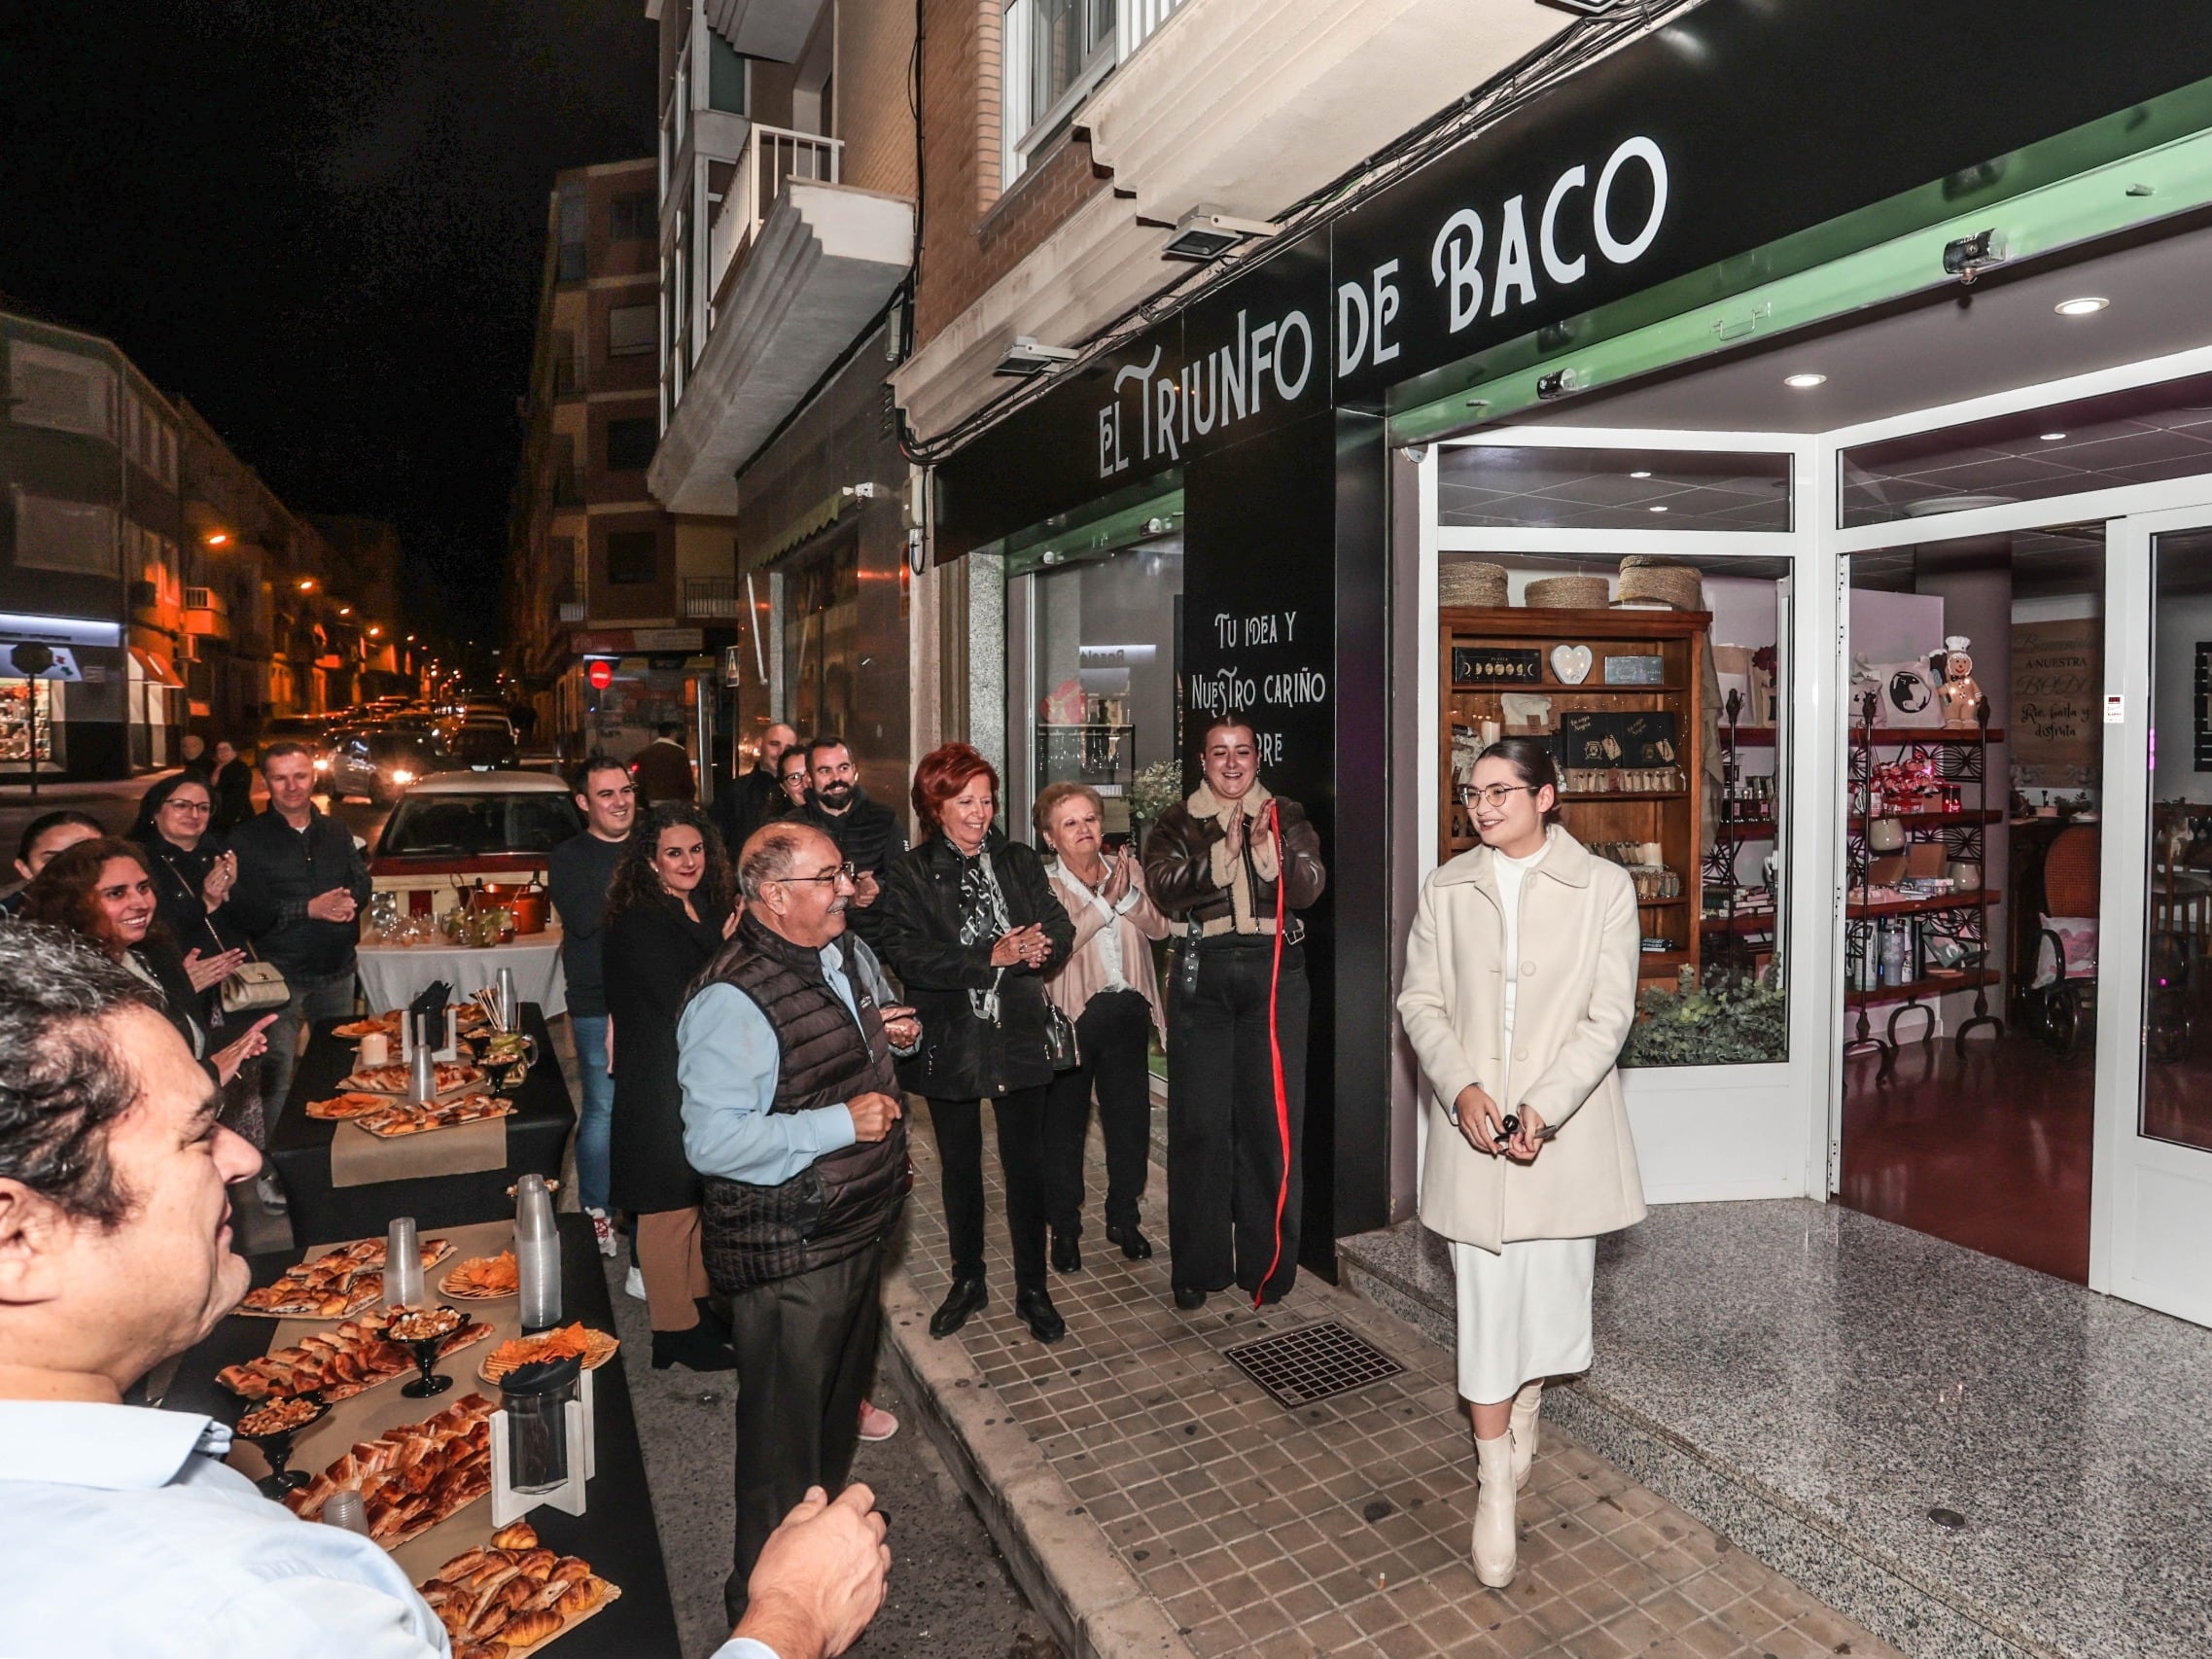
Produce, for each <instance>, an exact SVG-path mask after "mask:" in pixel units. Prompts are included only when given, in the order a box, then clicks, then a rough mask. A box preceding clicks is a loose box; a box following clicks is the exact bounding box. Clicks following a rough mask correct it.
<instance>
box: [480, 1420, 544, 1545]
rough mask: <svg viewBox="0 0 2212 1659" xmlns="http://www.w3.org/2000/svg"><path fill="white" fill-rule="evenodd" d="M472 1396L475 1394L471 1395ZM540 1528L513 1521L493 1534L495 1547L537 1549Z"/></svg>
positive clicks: (524, 1522)
mask: <svg viewBox="0 0 2212 1659" xmlns="http://www.w3.org/2000/svg"><path fill="white" fill-rule="evenodd" d="M471 1397H472V1398H473V1397H474V1396H473V1395H472V1396H471ZM537 1547H538V1529H537V1528H536V1527H533V1526H532V1525H531V1524H530V1523H529V1522H528V1521H513V1522H509V1524H508V1525H507V1526H504V1527H502V1528H500V1530H499V1531H498V1532H496V1533H494V1534H492V1548H494V1549H536V1548H537Z"/></svg>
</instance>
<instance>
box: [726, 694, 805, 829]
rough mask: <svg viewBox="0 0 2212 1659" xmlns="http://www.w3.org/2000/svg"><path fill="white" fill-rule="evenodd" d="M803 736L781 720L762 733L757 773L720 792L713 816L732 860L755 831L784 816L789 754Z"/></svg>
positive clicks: (754, 767)
mask: <svg viewBox="0 0 2212 1659" xmlns="http://www.w3.org/2000/svg"><path fill="white" fill-rule="evenodd" d="M798 740H799V734H798V733H797V732H795V731H793V730H792V729H791V728H790V726H788V725H786V724H784V723H783V722H782V721H777V722H776V723H775V724H773V725H771V726H769V727H768V729H767V730H766V731H763V732H762V733H761V734H760V753H759V755H758V756H757V758H755V760H754V762H753V770H751V771H750V772H748V773H746V774H745V775H744V776H743V777H742V778H732V779H730V781H729V782H728V783H726V784H724V785H722V787H721V788H720V790H719V791H717V792H716V794H715V806H714V811H713V813H712V814H711V815H710V816H712V817H713V819H714V821H715V828H716V829H717V830H720V831H721V833H722V845H723V846H724V847H726V848H728V849H729V856H730V857H731V858H733V859H734V858H736V857H737V850H738V849H739V848H740V847H742V846H744V845H745V843H746V841H747V840H748V839H749V838H750V837H751V836H752V834H753V831H754V830H757V829H759V828H760V826H761V825H763V824H765V823H767V822H768V820H769V819H771V818H780V817H782V816H783V809H784V793H783V790H782V789H781V788H780V787H779V786H778V784H777V779H778V777H779V776H780V775H781V769H782V762H783V759H784V755H785V752H786V751H787V750H790V749H794V748H796V747H797V746H798Z"/></svg>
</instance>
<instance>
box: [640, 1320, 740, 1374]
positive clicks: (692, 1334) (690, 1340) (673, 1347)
mask: <svg viewBox="0 0 2212 1659" xmlns="http://www.w3.org/2000/svg"><path fill="white" fill-rule="evenodd" d="M671 1365H682V1366H683V1367H684V1368H685V1370H687V1371H734V1370H736V1369H737V1353H736V1350H734V1349H732V1348H731V1347H730V1345H729V1343H728V1342H727V1341H725V1340H724V1339H723V1338H721V1337H720V1336H718V1335H716V1334H715V1329H714V1327H713V1326H712V1325H710V1324H705V1323H703V1322H702V1323H701V1324H695V1325H693V1326H692V1327H691V1328H690V1329H689V1330H656V1331H654V1332H653V1333H652V1368H653V1369H654V1370H656V1371H665V1370H667V1369H668V1368H669V1366H671Z"/></svg>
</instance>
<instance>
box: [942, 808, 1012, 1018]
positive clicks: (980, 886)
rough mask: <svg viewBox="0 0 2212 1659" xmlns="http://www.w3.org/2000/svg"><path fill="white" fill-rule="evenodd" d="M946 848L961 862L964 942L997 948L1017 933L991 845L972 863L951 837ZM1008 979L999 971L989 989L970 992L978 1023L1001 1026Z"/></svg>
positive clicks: (1002, 970) (961, 917) (987, 843)
mask: <svg viewBox="0 0 2212 1659" xmlns="http://www.w3.org/2000/svg"><path fill="white" fill-rule="evenodd" d="M945 845H946V846H948V847H951V848H952V854H953V857H954V858H956V859H958V860H959V861H960V888H959V894H960V942H961V943H962V944H980V945H992V944H996V943H997V942H998V941H999V940H1000V939H1001V938H1002V937H1003V936H1004V935H1007V934H1010V933H1012V932H1013V931H1014V924H1013V921H1012V920H1011V919H1010V918H1009V917H1008V916H1007V914H1006V896H1005V895H1004V894H1002V893H1001V892H1000V891H999V872H998V871H997V870H995V869H993V868H992V867H991V843H990V842H989V841H985V842H984V843H983V850H982V851H981V852H979V853H977V854H976V855H975V857H973V858H972V859H971V858H969V857H968V856H967V855H966V853H964V852H962V851H961V850H960V848H959V847H958V846H957V845H955V844H954V842H953V838H952V837H951V836H950V835H947V836H946V837H945ZM1005 976H1006V971H1005V970H1004V969H1003V968H1001V969H996V970H994V971H993V972H992V974H991V984H990V988H989V989H987V990H982V991H970V992H968V994H967V1006H968V1008H969V1010H970V1011H971V1012H972V1013H973V1014H974V1015H975V1017H976V1018H977V1019H986V1020H989V1021H990V1022H991V1023H992V1024H993V1025H997V1024H998V1023H999V982H1000V980H1001V979H1003V978H1004V977H1005Z"/></svg>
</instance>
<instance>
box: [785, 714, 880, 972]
mask: <svg viewBox="0 0 2212 1659" xmlns="http://www.w3.org/2000/svg"><path fill="white" fill-rule="evenodd" d="M806 763H807V771H808V773H809V775H810V777H811V778H812V780H813V783H814V798H813V799H812V800H810V801H808V802H807V803H806V805H805V806H803V807H802V808H800V809H799V812H798V817H799V819H800V820H801V821H802V822H804V823H807V824H811V825H813V826H814V827H815V828H816V829H817V830H821V831H822V832H823V833H824V834H825V835H826V836H828V837H829V838H830V839H831V840H832V841H834V842H836V843H837V850H838V852H840V853H842V854H843V855H844V856H845V862H846V863H847V864H849V865H852V866H853V915H852V918H851V919H852V925H853V931H854V932H855V933H857V934H859V935H860V936H861V937H862V938H870V935H872V933H873V932H874V929H873V927H872V925H871V924H872V922H873V920H874V918H872V917H871V916H869V915H868V914H867V913H866V912H867V909H868V907H869V906H870V905H872V904H873V903H874V902H875V901H876V900H877V898H878V897H880V896H881V894H882V892H883V888H882V887H881V886H880V885H879V883H878V880H877V878H878V876H879V875H880V874H881V873H882V872H883V871H884V870H886V869H889V868H890V867H891V863H892V861H893V860H894V859H895V858H897V857H898V855H899V854H901V853H903V852H905V851H906V830H905V829H904V828H903V827H902V826H901V825H900V824H899V822H898V815H897V814H896V813H895V812H894V811H892V810H891V808H890V807H888V806H885V805H883V804H882V803H881V802H880V801H874V800H870V799H869V798H868V792H867V791H866V790H864V789H862V788H860V768H859V767H858V766H856V765H855V764H854V763H853V751H852V750H851V749H849V748H847V747H846V745H845V740H844V739H843V738H841V737H818V738H816V739H815V740H814V741H813V742H812V743H810V744H808V745H807V746H806ZM870 942H871V943H872V942H873V940H872V938H871V939H870Z"/></svg>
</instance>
